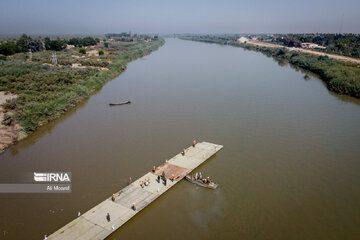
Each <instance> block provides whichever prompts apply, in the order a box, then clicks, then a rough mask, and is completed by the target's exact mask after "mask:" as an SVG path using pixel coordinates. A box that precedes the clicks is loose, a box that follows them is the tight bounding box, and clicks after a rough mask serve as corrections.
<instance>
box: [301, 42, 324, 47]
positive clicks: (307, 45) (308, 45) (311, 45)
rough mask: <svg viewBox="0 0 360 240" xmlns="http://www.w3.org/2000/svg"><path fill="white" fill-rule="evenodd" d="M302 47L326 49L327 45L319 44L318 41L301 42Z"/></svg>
mask: <svg viewBox="0 0 360 240" xmlns="http://www.w3.org/2000/svg"><path fill="white" fill-rule="evenodd" d="M301 47H302V48H309V49H314V48H319V49H325V48H326V47H324V46H321V45H319V44H316V43H306V42H305V43H301Z"/></svg>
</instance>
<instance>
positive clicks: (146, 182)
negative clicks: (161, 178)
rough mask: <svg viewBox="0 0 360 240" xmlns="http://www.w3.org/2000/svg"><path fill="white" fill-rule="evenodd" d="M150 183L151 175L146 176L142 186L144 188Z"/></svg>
mask: <svg viewBox="0 0 360 240" xmlns="http://www.w3.org/2000/svg"><path fill="white" fill-rule="evenodd" d="M149 184H150V177H148V178H145V180H144V181H141V183H140V186H141V187H142V188H143V187H147V186H149Z"/></svg>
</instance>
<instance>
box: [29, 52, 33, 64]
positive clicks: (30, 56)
mask: <svg viewBox="0 0 360 240" xmlns="http://www.w3.org/2000/svg"><path fill="white" fill-rule="evenodd" d="M31 60H32V51H31V49H29V62H31Z"/></svg>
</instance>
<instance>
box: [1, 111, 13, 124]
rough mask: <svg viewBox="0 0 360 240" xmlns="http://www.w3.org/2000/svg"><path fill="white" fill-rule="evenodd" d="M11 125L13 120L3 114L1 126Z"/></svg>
mask: <svg viewBox="0 0 360 240" xmlns="http://www.w3.org/2000/svg"><path fill="white" fill-rule="evenodd" d="M12 123H13V119H12V117H11V115H9V114H7V113H5V114H4V119H3V120H2V121H1V124H3V125H5V126H10V125H11V124H12Z"/></svg>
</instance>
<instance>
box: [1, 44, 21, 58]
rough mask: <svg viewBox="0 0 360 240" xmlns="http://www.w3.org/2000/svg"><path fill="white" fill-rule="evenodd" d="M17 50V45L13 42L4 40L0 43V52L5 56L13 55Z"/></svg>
mask: <svg viewBox="0 0 360 240" xmlns="http://www.w3.org/2000/svg"><path fill="white" fill-rule="evenodd" d="M16 51H17V46H16V44H15V43H13V42H5V43H3V44H1V45H0V54H3V55H5V56H9V55H13V54H14V53H16Z"/></svg>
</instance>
